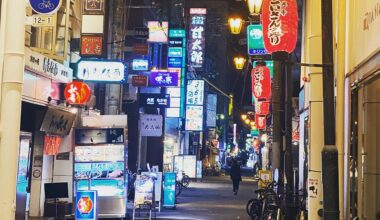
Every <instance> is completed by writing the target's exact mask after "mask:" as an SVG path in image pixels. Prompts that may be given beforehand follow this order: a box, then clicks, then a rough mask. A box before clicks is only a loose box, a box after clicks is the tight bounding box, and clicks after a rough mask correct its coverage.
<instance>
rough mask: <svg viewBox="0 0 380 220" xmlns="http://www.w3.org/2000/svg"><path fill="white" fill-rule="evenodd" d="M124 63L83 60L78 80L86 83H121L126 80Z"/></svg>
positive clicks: (80, 63) (79, 63)
mask: <svg viewBox="0 0 380 220" xmlns="http://www.w3.org/2000/svg"><path fill="white" fill-rule="evenodd" d="M125 72H126V67H125V65H124V63H122V62H119V61H112V60H81V61H79V62H78V68H77V78H78V79H81V80H85V81H95V82H96V81H97V82H121V81H124V79H125Z"/></svg>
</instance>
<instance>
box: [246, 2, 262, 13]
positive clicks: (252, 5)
mask: <svg viewBox="0 0 380 220" xmlns="http://www.w3.org/2000/svg"><path fill="white" fill-rule="evenodd" d="M262 3H263V0H247V6H248V10H249V13H250V14H251V15H259V14H260V11H261V4H262Z"/></svg>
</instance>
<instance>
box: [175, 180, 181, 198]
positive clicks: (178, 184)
mask: <svg viewBox="0 0 380 220" xmlns="http://www.w3.org/2000/svg"><path fill="white" fill-rule="evenodd" d="M182 189H183V186H182V183H181V182H180V181H175V197H178V196H179V195H181V193H182Z"/></svg>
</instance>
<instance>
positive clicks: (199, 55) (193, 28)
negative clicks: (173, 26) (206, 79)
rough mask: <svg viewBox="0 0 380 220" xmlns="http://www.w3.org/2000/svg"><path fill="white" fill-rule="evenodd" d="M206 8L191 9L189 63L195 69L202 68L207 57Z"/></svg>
mask: <svg viewBox="0 0 380 220" xmlns="http://www.w3.org/2000/svg"><path fill="white" fill-rule="evenodd" d="M206 13H207V10H206V9H205V8H198V9H195V8H190V33H189V34H190V36H189V48H188V51H189V63H190V65H191V66H192V67H194V68H202V67H203V63H204V57H205V54H204V53H205V27H206Z"/></svg>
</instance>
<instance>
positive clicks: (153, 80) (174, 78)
mask: <svg viewBox="0 0 380 220" xmlns="http://www.w3.org/2000/svg"><path fill="white" fill-rule="evenodd" d="M149 86H178V72H154V71H152V72H151V73H150V75H149Z"/></svg>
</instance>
